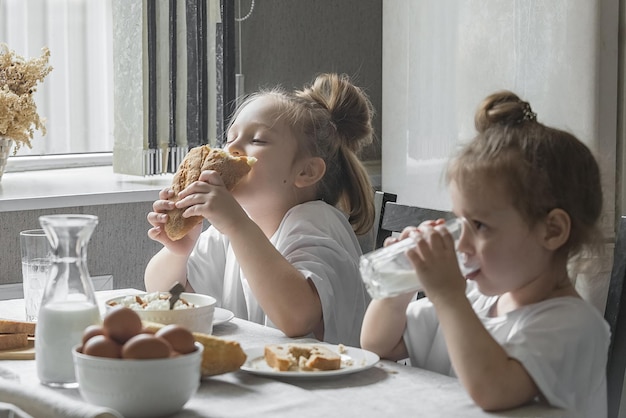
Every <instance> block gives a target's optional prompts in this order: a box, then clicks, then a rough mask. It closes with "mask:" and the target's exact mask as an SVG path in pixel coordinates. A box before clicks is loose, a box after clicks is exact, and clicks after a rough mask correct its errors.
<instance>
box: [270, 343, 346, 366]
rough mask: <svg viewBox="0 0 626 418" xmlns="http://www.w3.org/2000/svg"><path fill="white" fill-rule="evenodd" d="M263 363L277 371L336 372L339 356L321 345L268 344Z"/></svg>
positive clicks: (339, 360)
mask: <svg viewBox="0 0 626 418" xmlns="http://www.w3.org/2000/svg"><path fill="white" fill-rule="evenodd" d="M264 355H265V362H266V363H267V364H268V366H270V367H272V368H273V369H275V370H278V371H287V370H300V371H312V370H337V369H339V368H340V367H341V356H340V355H339V354H337V353H335V352H334V351H332V350H331V349H329V348H328V347H326V346H324V345H321V344H268V345H266V346H265V350H264Z"/></svg>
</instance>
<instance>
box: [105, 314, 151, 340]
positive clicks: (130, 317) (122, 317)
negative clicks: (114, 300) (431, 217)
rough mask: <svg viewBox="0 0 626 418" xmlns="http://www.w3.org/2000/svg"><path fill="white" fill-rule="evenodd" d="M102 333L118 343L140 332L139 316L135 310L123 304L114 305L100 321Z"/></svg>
mask: <svg viewBox="0 0 626 418" xmlns="http://www.w3.org/2000/svg"><path fill="white" fill-rule="evenodd" d="M102 328H104V334H105V335H106V336H108V337H109V338H112V339H114V340H115V341H117V342H118V343H120V344H124V343H126V341H128V340H129V339H130V338H132V337H134V336H135V335H137V334H139V333H140V332H141V328H142V324H141V318H139V315H137V312H135V311H133V310H132V309H130V308H127V307H125V306H116V307H115V308H113V309H112V310H110V311H109V312H107V314H106V316H105V317H104V320H103V321H102Z"/></svg>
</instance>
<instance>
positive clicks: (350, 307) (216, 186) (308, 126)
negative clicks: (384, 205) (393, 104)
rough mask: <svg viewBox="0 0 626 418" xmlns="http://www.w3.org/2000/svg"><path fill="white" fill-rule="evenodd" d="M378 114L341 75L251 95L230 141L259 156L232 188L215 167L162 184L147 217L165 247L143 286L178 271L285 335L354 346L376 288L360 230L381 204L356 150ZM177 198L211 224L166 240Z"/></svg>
mask: <svg viewBox="0 0 626 418" xmlns="http://www.w3.org/2000/svg"><path fill="white" fill-rule="evenodd" d="M372 113H373V111H372V107H371V103H370V101H369V99H368V98H367V96H366V95H365V93H364V92H363V91H362V90H361V89H359V88H358V87H356V86H355V85H353V84H352V83H351V82H350V80H349V79H348V78H347V77H345V76H340V75H337V74H322V75H320V76H318V77H317V78H316V79H315V80H314V82H313V83H312V84H311V85H310V86H306V87H305V88H304V89H302V90H297V91H294V92H286V91H283V90H282V89H278V88H275V89H271V90H265V91H260V92H258V93H255V94H252V95H251V96H249V97H248V98H247V99H246V100H245V101H244V102H243V103H242V104H241V105H240V107H239V108H238V109H237V111H236V112H235V114H234V117H233V119H232V123H231V125H230V126H229V129H228V138H227V142H226V145H225V147H224V150H225V151H227V152H228V153H229V154H231V155H232V156H234V157H241V156H245V157H247V158H248V159H251V158H252V159H253V160H254V164H253V165H252V166H251V169H250V171H249V173H248V174H246V175H245V176H243V178H241V180H239V181H238V182H237V183H236V185H235V186H234V187H232V189H230V190H229V189H227V188H226V187H225V184H224V181H223V178H222V177H221V176H220V173H219V172H218V171H215V170H210V169H208V170H204V171H202V172H201V173H200V175H199V177H198V179H197V181H193V182H192V183H191V184H189V185H188V186H186V187H185V188H184V189H183V190H181V191H180V192H179V193H178V194H177V195H176V196H174V192H173V191H172V189H171V188H168V189H165V190H163V191H161V192H160V195H159V199H158V200H157V201H155V202H154V204H153V211H152V212H150V213H149V214H148V217H147V218H148V221H149V222H150V224H151V225H152V228H151V229H150V230H149V231H148V236H149V237H150V238H151V239H153V240H156V241H158V242H160V243H161V244H163V248H162V249H161V250H160V251H159V252H158V253H157V254H156V255H155V256H154V257H153V258H152V260H150V262H149V263H148V266H147V268H146V272H145V284H146V289H147V290H148V291H166V290H168V289H169V288H170V287H171V286H172V284H173V283H174V282H176V281H178V282H180V283H182V284H184V285H185V287H186V289H187V291H195V292H200V293H205V294H209V295H211V296H213V297H215V298H216V299H217V300H218V305H217V306H219V307H222V308H225V309H229V310H231V311H233V313H235V315H236V316H237V317H239V318H244V319H247V320H250V321H253V322H257V323H261V324H265V325H268V326H273V327H276V328H278V329H280V330H281V331H283V332H284V333H285V334H286V335H287V336H290V337H299V336H313V337H315V338H317V339H319V340H322V341H327V342H330V343H344V344H346V345H348V344H350V345H358V344H359V334H360V324H361V322H362V318H363V315H364V312H365V309H366V306H367V304H368V302H369V296H368V294H367V292H366V291H365V288H364V285H363V282H362V281H361V278H360V273H359V266H358V262H359V257H360V255H361V249H360V247H359V243H358V241H357V237H356V235H357V234H363V233H365V232H367V231H368V230H369V229H370V228H371V226H372V223H373V219H374V205H373V193H372V187H371V184H370V182H369V177H368V175H367V172H366V170H365V169H364V167H363V165H362V163H361V162H360V160H359V158H358V157H357V154H358V152H359V151H360V149H361V148H362V147H363V146H364V145H366V144H368V143H370V142H371V140H372V125H371V118H372ZM175 208H176V209H183V210H184V212H183V216H184V217H186V218H187V217H199V216H200V217H202V218H204V219H205V220H206V221H207V222H208V223H209V224H210V226H209V227H208V228H207V229H206V230H204V231H203V230H202V223H199V224H197V225H196V226H195V227H193V229H191V230H190V231H189V232H188V233H187V234H186V235H184V236H183V237H182V238H180V239H177V240H172V239H170V238H169V237H168V235H167V234H166V233H165V229H164V225H165V223H166V222H167V220H168V212H169V211H171V210H173V209H175Z"/></svg>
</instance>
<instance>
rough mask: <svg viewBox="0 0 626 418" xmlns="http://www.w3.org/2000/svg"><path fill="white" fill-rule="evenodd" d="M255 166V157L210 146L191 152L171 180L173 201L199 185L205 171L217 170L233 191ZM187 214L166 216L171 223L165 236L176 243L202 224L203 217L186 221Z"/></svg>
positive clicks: (179, 212) (168, 224) (170, 212)
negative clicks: (193, 186)
mask: <svg viewBox="0 0 626 418" xmlns="http://www.w3.org/2000/svg"><path fill="white" fill-rule="evenodd" d="M255 162H256V158H254V157H246V156H234V155H231V154H229V153H228V152H226V151H224V150H223V149H220V148H211V147H209V146H208V145H200V146H199V147H195V148H192V149H191V150H190V151H189V153H187V155H186V156H185V158H184V159H183V161H182V163H181V164H180V167H178V170H177V171H176V174H174V179H173V180H172V190H173V191H174V198H172V201H174V202H176V201H177V200H178V199H177V196H178V193H179V192H180V191H181V190H183V189H184V188H186V187H187V186H189V185H190V184H191V183H193V182H194V181H197V180H198V178H199V177H200V173H202V172H203V171H205V170H215V171H217V172H218V173H220V176H221V177H222V181H224V185H225V186H226V188H227V189H228V190H232V189H234V188H235V186H236V185H237V183H238V182H239V181H240V180H241V179H243V178H244V177H245V176H246V175H247V174H248V173H249V172H250V170H251V168H252V165H253V164H254V163H255ZM184 211H185V209H178V208H176V209H173V210H171V211H169V212H168V213H167V214H168V220H167V222H166V224H165V233H166V234H167V236H168V237H169V238H170V239H171V240H173V241H177V240H179V239H181V238H182V237H184V236H185V235H187V233H188V232H189V231H190V230H192V229H193V228H194V227H195V226H196V225H198V224H199V223H200V222H202V216H193V217H191V218H184V217H183V212H184Z"/></svg>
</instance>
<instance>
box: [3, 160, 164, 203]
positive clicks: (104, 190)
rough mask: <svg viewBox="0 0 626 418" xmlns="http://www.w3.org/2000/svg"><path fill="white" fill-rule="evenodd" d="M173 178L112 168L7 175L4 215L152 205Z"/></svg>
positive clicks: (4, 190)
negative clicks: (39, 210)
mask: <svg viewBox="0 0 626 418" xmlns="http://www.w3.org/2000/svg"><path fill="white" fill-rule="evenodd" d="M172 177H173V174H162V175H157V176H146V177H141V176H130V175H125V174H117V173H114V172H113V167H112V166H97V167H83V168H67V169H58V170H40V171H28V172H10V173H4V175H3V176H2V179H1V180H0V212H11V211H18V210H34V209H52V208H62V207H74V206H88V205H105V204H106V205H110V204H117V203H135V202H152V201H154V200H156V199H157V197H158V194H159V190H161V189H162V188H164V187H167V186H169V185H170V184H171V183H172Z"/></svg>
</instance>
